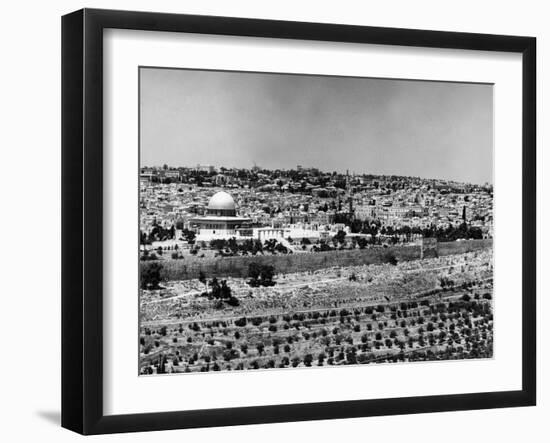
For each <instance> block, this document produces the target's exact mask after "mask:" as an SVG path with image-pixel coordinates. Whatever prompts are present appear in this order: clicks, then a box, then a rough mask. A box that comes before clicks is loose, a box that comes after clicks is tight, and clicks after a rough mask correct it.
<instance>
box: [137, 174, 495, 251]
mask: <svg viewBox="0 0 550 443" xmlns="http://www.w3.org/2000/svg"><path fill="white" fill-rule="evenodd" d="M492 201H493V189H492V186H491V185H488V184H485V185H472V184H465V183H457V182H452V181H445V180H433V179H422V178H418V177H398V176H374V175H365V174H363V175H357V174H349V173H346V174H340V173H336V172H321V171H319V170H318V169H315V168H304V167H301V166H298V167H297V168H296V169H292V170H265V169H262V168H260V167H257V166H255V167H253V168H251V169H228V168H219V169H217V168H215V167H213V166H208V165H206V166H205V165H198V166H197V167H194V168H169V167H167V166H164V167H157V168H142V169H141V175H140V229H141V231H142V233H145V234H147V233H149V232H151V230H152V229H154V227H155V226H162V227H163V228H169V227H171V226H174V227H175V228H176V232H178V231H180V232H182V231H183V230H187V231H193V232H195V233H196V236H197V240H203V241H208V240H212V239H220V238H222V239H228V238H236V239H240V238H243V239H256V240H266V239H270V238H283V239H284V238H288V237H292V238H293V239H299V238H306V237H307V238H310V239H323V238H328V237H330V236H333V235H334V234H335V233H336V232H338V231H340V230H344V231H345V232H346V233H349V234H350V235H353V234H354V233H357V234H358V235H361V234H365V232H366V231H365V228H364V227H365V226H366V227H368V226H370V225H371V224H372V225H373V226H376V227H377V232H380V231H382V232H384V230H386V229H388V230H390V229H391V230H392V232H396V231H398V230H399V229H402V228H404V227H407V228H408V229H412V230H415V232H421V231H422V230H424V229H427V228H430V227H431V228H432V229H433V228H446V227H448V226H458V225H460V224H464V223H467V224H468V226H471V227H475V228H477V229H478V231H479V232H481V233H482V236H483V237H486V238H487V237H492V232H493V208H492ZM178 235H180V234H176V236H178Z"/></svg>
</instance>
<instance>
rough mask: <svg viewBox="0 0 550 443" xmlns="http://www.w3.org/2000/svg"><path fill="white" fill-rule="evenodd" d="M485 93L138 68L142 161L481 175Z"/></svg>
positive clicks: (488, 166)
mask: <svg viewBox="0 0 550 443" xmlns="http://www.w3.org/2000/svg"><path fill="white" fill-rule="evenodd" d="M492 103H493V89H492V85H487V84H471V83H469V84H465V83H444V82H431V81H430V82H427V81H411V80H387V79H373V78H352V77H329V76H310V75H291V74H264V73H241V72H225V71H198V70H181V69H158V68H141V70H140V123H141V127H140V143H141V146H140V147H141V152H140V155H141V165H142V166H162V165H163V164H167V165H169V166H171V167H182V166H184V165H186V167H190V168H192V167H194V166H195V165H197V164H208V165H213V166H216V167H218V168H219V167H221V166H224V167H227V168H232V167H235V168H246V169H250V168H252V167H253V165H254V164H257V165H259V166H260V167H263V168H266V169H270V170H275V169H286V170H288V169H295V168H296V166H297V165H298V164H301V165H302V166H303V167H304V168H308V167H313V168H318V169H320V170H321V171H325V172H332V171H337V172H339V173H345V171H346V170H349V171H350V173H355V174H359V175H363V174H365V175H367V174H371V175H386V176H391V175H395V176H409V177H422V178H426V179H436V180H437V179H440V180H451V181H459V182H464V183H475V184H483V183H491V184H492V183H493V177H492V174H493V167H492V163H493V132H492V131H493V113H492V111H493V109H492ZM222 148H223V149H222ZM474 160H475V161H474Z"/></svg>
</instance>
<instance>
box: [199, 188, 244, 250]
mask: <svg viewBox="0 0 550 443" xmlns="http://www.w3.org/2000/svg"><path fill="white" fill-rule="evenodd" d="M189 223H190V226H191V228H192V229H194V230H195V231H196V232H197V240H198V241H209V240H215V239H230V238H233V237H235V238H239V237H241V238H242V237H246V238H249V237H250V236H251V235H252V230H251V229H250V223H251V219H250V218H245V217H239V216H237V206H236V205H235V201H234V200H233V197H231V195H230V194H228V193H227V192H224V191H220V192H216V193H215V194H214V195H213V196H212V197H211V198H210V200H209V202H208V206H207V207H206V213H205V215H204V216H202V217H195V218H192V219H191V220H190V221H189Z"/></svg>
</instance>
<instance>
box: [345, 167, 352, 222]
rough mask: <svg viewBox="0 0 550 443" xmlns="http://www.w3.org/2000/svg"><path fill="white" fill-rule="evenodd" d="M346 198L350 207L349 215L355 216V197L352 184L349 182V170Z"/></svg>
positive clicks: (347, 170) (347, 173) (347, 171)
mask: <svg viewBox="0 0 550 443" xmlns="http://www.w3.org/2000/svg"><path fill="white" fill-rule="evenodd" d="M346 198H347V200H348V205H349V214H350V215H352V214H353V195H352V190H351V184H350V180H349V169H346Z"/></svg>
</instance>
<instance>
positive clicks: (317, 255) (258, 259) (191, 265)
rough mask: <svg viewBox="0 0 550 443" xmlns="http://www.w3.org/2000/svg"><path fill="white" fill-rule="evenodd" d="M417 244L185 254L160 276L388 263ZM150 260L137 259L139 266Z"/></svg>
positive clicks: (454, 245)
mask: <svg viewBox="0 0 550 443" xmlns="http://www.w3.org/2000/svg"><path fill="white" fill-rule="evenodd" d="M492 244H493V243H492V240H468V241H461V242H448V243H438V244H437V248H434V249H431V248H430V249H427V250H424V258H428V257H434V256H436V255H440V256H443V255H452V254H462V253H465V252H470V251H474V250H478V249H485V248H489V247H492ZM420 253H421V249H420V246H416V245H415V246H394V247H388V248H368V249H356V250H352V251H328V252H314V253H304V254H288V255H265V256H263V255H261V256H248V257H225V258H200V257H186V258H185V259H183V260H166V261H161V263H162V274H163V275H162V277H163V279H164V280H188V279H192V278H198V276H199V273H200V272H201V271H202V272H203V273H204V275H205V276H206V277H207V278H212V277H246V275H247V272H248V265H249V264H250V263H253V262H255V263H261V264H264V265H272V266H274V267H275V271H276V272H277V273H290V272H300V271H313V270H316V269H322V268H329V267H332V266H359V265H365V264H379V263H388V262H390V261H391V260H392V259H396V260H397V261H398V262H399V261H407V260H416V259H419V258H420ZM150 263H151V262H141V263H140V269H144V268H145V267H147V266H150Z"/></svg>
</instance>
